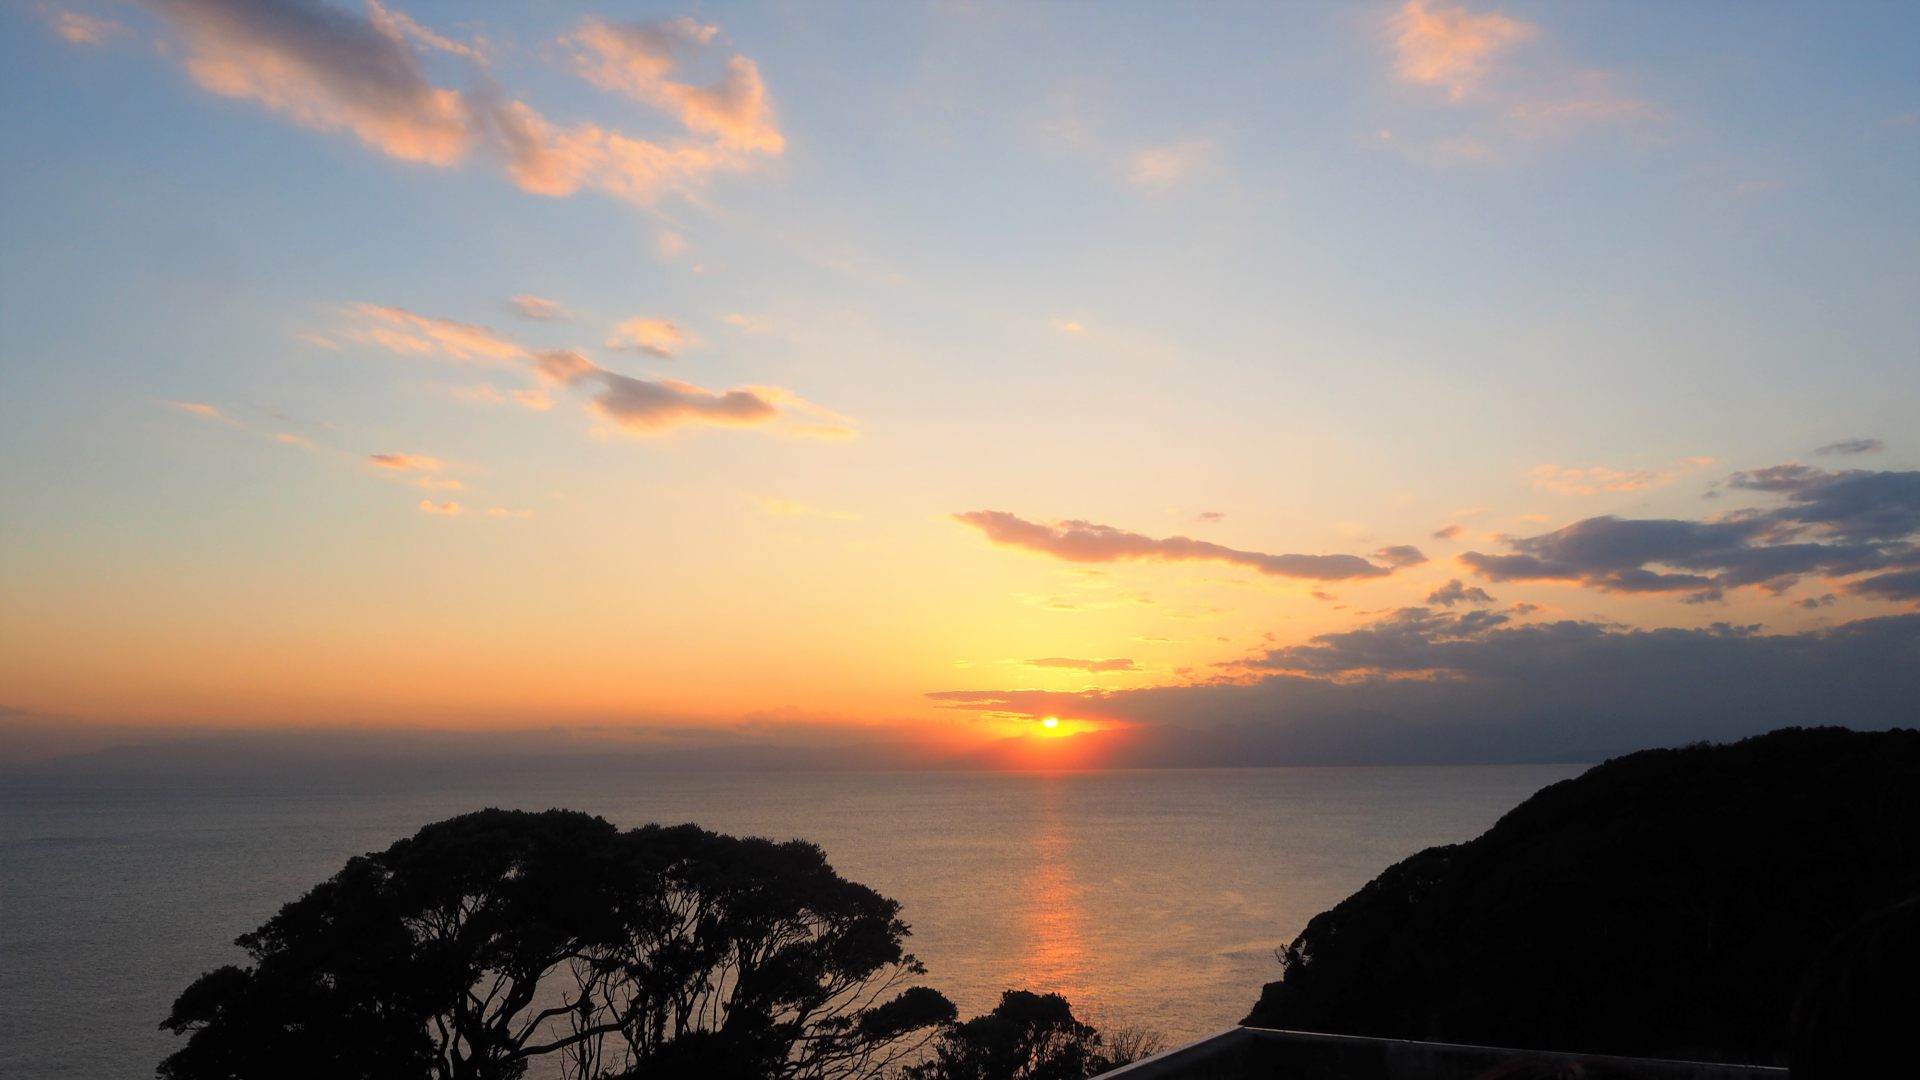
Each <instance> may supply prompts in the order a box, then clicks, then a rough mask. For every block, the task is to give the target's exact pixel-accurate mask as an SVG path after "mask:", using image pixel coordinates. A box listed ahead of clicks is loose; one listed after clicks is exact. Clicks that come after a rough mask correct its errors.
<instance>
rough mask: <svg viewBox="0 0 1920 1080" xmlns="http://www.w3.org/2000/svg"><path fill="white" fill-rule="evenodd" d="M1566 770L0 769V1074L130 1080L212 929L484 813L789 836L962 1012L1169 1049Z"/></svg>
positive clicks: (206, 964)
mask: <svg viewBox="0 0 1920 1080" xmlns="http://www.w3.org/2000/svg"><path fill="white" fill-rule="evenodd" d="M1579 771H1580V767H1578V766H1564V765H1552V766H1496V767H1459V768H1351V769H1346V768H1317V769H1246V770H1195V771H1178V770H1165V771H1141V772H1114V773H1066V774H1053V775H1015V774H997V773H926V772H917V773H839V774H835V773H803V772H789V773H764V772H762V773H751V774H739V773H737V774H724V773H664V774H663V773H652V772H646V773H625V774H621V773H613V772H607V771H603V770H596V771H593V772H592V773H590V774H584V775H583V774H581V773H579V772H578V771H572V770H562V769H558V768H544V767H541V766H538V765H535V766H531V767H521V768H516V769H514V770H512V771H508V770H506V769H504V768H499V769H492V770H468V771H462V772H448V771H442V772H436V773H431V774H425V775H406V774H401V773H397V772H394V771H391V770H389V771H386V772H381V773H373V774H359V773H349V772H339V771H336V772H334V773H332V774H329V775H326V776H313V775H306V776H301V777H279V778H273V779H263V778H254V779H232V778H230V779H225V780H220V781H209V780H204V779H196V780H193V781H185V780H182V781H176V782H165V781H156V780H154V779H152V778H151V777H147V778H142V779H139V780H125V779H105V778H80V779H76V778H71V777H69V778H62V779H59V780H53V779H50V778H32V779H21V778H19V777H13V778H0V1017H4V1021H0V1076H4V1077H8V1078H20V1080H28V1078H35V1077H84V1078H87V1080H108V1078H115V1080H117V1078H123V1077H148V1076H151V1075H152V1073H153V1067H154V1064H155V1063H156V1062H157V1061H158V1060H159V1059H160V1058H161V1057H162V1056H163V1055H164V1054H166V1053H167V1052H169V1050H170V1048H171V1047H172V1045H173V1044H174V1039H173V1037H172V1036H169V1035H166V1034H164V1033H161V1032H159V1031H157V1030H156V1025H157V1024H158V1023H159V1021H160V1019H161V1018H162V1017H163V1016H165V1015H166V1013H167V1010H168V1007H169V1005H170V1004H171V1003H172V1000H173V996H174V995H175V994H176V993H178V991H179V990H180V989H181V988H182V987H184V986H185V985H186V984H187V983H188V982H189V981H191V980H192V979H193V977H194V976H196V975H198V974H199V973H200V972H202V971H204V970H206V969H208V968H211V967H214V966H217V965H219V964H222V963H228V962H234V961H237V960H239V959H241V954H240V952H239V950H237V949H235V948H233V947H232V946H231V944H229V943H230V942H231V941H232V939H233V938H234V937H235V936H236V935H238V934H240V933H243V932H245V931H247V930H250V929H252V928H253V927H255V926H257V925H259V924H260V923H261V922H262V921H264V920H265V919H266V918H267V917H268V916H270V915H272V914H273V913H274V911H275V910H277V909H278V907H279V905H280V904H282V903H284V902H285V901H287V900H290V899H292V898H294V897H296V896H298V895H299V894H300V893H302V892H303V891H305V890H306V889H307V888H308V887H310V886H312V885H313V884H315V883H316V882H318V881H320V880H321V879H323V878H325V877H327V876H328V875H330V874H331V873H333V872H334V871H335V870H337V869H339V867H340V866H341V864H342V863H344V862H345V861H346V859H347V858H348V857H350V856H352V855H355V854H358V853H361V852H365V851H370V850H375V849H378V848H383V847H385V846H386V845H387V844H389V843H391V842H392V841H393V840H395V839H397V838H399V837H401V836H404V835H407V834H409V833H411V832H412V831H413V830H414V829H416V828H418V827H419V826H420V825H422V824H424V823H426V822H429V821H434V820H437V819H439V818H443V817H447V816H450V815H452V814H456V813H460V812H462V811H466V810H473V809H477V808H480V807H484V806H502V807H519V808H527V809H544V808H547V807H552V806H563V807H570V808H574V809H579V810H586V811H590V812H593V813H597V814H600V815H603V816H605V817H606V818H608V819H609V820H611V821H613V822H615V823H616V824H619V825H623V826H624V825H637V824H642V823H645V822H649V821H659V822H680V821H693V822H697V823H699V824H701V825H703V826H706V827H708V828H711V829H717V830H720V831H724V832H731V833H737V834H756V835H761V836H771V837H777V838H787V837H803V838H805V839H808V840H813V841H815V842H817V843H819V844H821V845H822V846H823V847H824V848H826V851H827V855H828V858H829V859H830V860H831V861H832V862H833V864H834V866H835V868H836V869H838V870H839V871H840V872H841V873H842V874H844V875H846V876H847V877H850V878H852V879H853V880H855V881H860V882H864V883H866V884H868V885H871V886H873V887H874V888H876V889H878V890H879V891H880V892H882V893H884V894H885V895H887V896H890V897H893V898H894V899H897V900H899V901H901V902H902V903H903V904H904V905H905V912H904V916H905V918H906V919H907V921H908V922H910V923H911V924H912V925H913V930H914V934H913V938H912V941H911V947H912V949H913V950H914V951H915V952H916V953H917V954H918V955H919V956H920V958H921V959H922V960H923V961H925V963H926V965H927V968H928V973H927V978H926V982H927V983H929V984H930V985H933V986H935V987H938V988H939V989H941V990H943V991H945V992H946V993H947V995H948V996H949V997H951V998H953V999H954V1001H955V1002H956V1003H957V1004H958V1005H959V1006H960V1009H961V1014H962V1015H963V1016H970V1015H973V1014H974V1013H976V1012H980V1011H984V1010H985V1009H987V1008H990V1007H991V1006H992V1004H993V1002H994V1000H995V999H996V998H997V996H998V994H999V992H1000V991H1001V990H1002V989H1006V988H1009V987H1024V988H1029V989H1034V990H1057V991H1059V992H1061V993H1064V994H1066V995H1067V997H1068V998H1069V999H1070V1000H1071V1001H1072V1002H1073V1003H1074V1006H1075V1009H1076V1011H1077V1012H1078V1013H1079V1014H1081V1015H1082V1016H1083V1017H1086V1018H1089V1019H1092V1020H1094V1021H1095V1022H1096V1023H1103V1024H1137V1025H1143V1026H1147V1027H1151V1028H1157V1029H1159V1030H1160V1031H1162V1032H1164V1033H1165V1034H1166V1035H1167V1036H1168V1037H1169V1038H1170V1039H1173V1040H1176V1041H1177V1040H1184V1039H1188V1038H1191V1037H1195V1036H1198V1035H1202V1034H1205V1033H1208V1032H1210V1031H1213V1030H1216V1029H1219V1028H1221V1027H1225V1026H1227V1025H1229V1024H1231V1023H1233V1022H1235V1021H1236V1020H1238V1019H1239V1018H1240V1017H1241V1016H1243V1015H1245V1013H1246V1011H1247V1009H1248V1008H1249V1007H1250V1006H1252V1004H1253V1002H1254V999H1255V998H1256V997H1257V996H1258V995H1259V992H1260V985H1261V983H1263V982H1265V981H1267V980H1270V979H1272V978H1275V977H1277V975H1278V973H1279V969H1278V967H1277V965H1276V964H1275V962H1274V958H1273V950H1274V949H1275V948H1276V947H1278V946H1280V945H1283V944H1285V943H1286V942H1287V941H1289V940H1291V938H1292V937H1293V935H1294V934H1295V933H1297V932H1298V931H1299V930H1300V929H1301V927H1302V926H1303V925H1305V923H1306V921H1307V920H1308V919H1309V918H1311V917H1312V916H1313V915H1315V914H1316V913H1318V912H1320V911H1322V910H1324V909H1326V908H1327V907H1330V906H1331V905H1333V904H1334V903H1336V902H1338V901H1339V900H1341V899H1342V898H1344V897H1345V896H1347V895H1348V894H1349V893H1351V892H1352V891H1353V890H1355V889H1356V888H1358V887H1359V886H1361V885H1363V884H1365V883H1366V882H1367V881H1368V880H1370V879H1371V878H1373V877H1374V875H1376V874H1378V873H1379V872H1380V871H1381V870H1382V869H1384V868H1385V867H1386V866H1387V865H1388V864H1390V863H1392V862H1394V861H1395V860H1398V859H1400V858H1402V857H1404V856H1406V855H1409V854H1411V853H1413V852H1415V851H1417V850H1419V849H1421V848H1423V847H1427V846H1429V845H1432V844H1441V843H1450V842H1454V841H1460V840H1466V839H1469V838H1471V837H1473V836H1475V835H1477V834H1478V833H1480V832H1481V831H1482V830H1484V829H1486V828H1487V827H1488V826H1489V825H1491V824H1493V822H1494V820H1495V819H1496V818H1498V817H1499V816H1500V815H1501V814H1502V813H1504V812H1506V811H1507V810H1508V809H1510V808H1512V807H1513V806H1514V805H1516V804H1517V803H1519V802H1520V801H1521V800H1522V799H1524V798H1526V797H1527V796H1528V795H1530V794H1532V793H1533V792H1535V791H1537V790H1539V789H1540V788H1541V787H1544V786H1546V785H1547V784H1550V783H1552V782H1554V781H1556V780H1560V779H1563V778H1565V777H1568V776H1571V775H1574V774H1575V773H1577V772H1579Z"/></svg>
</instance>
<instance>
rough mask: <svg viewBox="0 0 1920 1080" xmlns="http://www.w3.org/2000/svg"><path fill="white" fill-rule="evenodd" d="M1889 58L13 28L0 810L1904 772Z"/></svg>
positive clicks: (1425, 34)
mask: <svg viewBox="0 0 1920 1080" xmlns="http://www.w3.org/2000/svg"><path fill="white" fill-rule="evenodd" d="M1917 37H1920V9H1915V8H1913V7H1910V6H1907V5H1894V4H1878V3H1872V4H1857V5H1856V4H1825V5H1817V6H1813V5H1796V4H1733V3H1724V4H1685V5H1675V4H1659V3H1619V4H1606V5H1576V4H1570V3H1509V4H1486V3H1479V2H1469V3H1465V4H1455V3H1448V2H1442V0H1402V2H1399V3H1392V2H1389V3H1354V4H1346V5H1331V4H1311V5H1309V4H1298V5H1252V4H1248V5H1238V4H1219V5H1208V6H1206V7H1204V8H1195V7H1191V6H1184V5H1170V4H1169V5H1152V4H1107V5H1095V4H1078V3H1063V4H1051V5H1014V4H1007V5H1002V4H992V3H968V2H957V0H956V2H942V3H931V4H920V5H909V4H899V5H894V4H815V3H777V4H767V5H754V4H725V5H711V6H701V5H692V6H662V5H651V4H649V5H620V6H618V7H617V8H615V7H610V6H608V7H596V6H593V5H587V6H580V5H576V4H571V3H564V2H551V3H549V2H542V3H537V4H506V3H486V2H461V3H452V2H446V3H433V2H426V0H418V2H400V0H396V2H392V3H389V2H387V0H369V2H367V3H366V4H365V5H364V6H361V5H357V4H349V3H345V2H340V3H334V2H320V0H250V2H243V0H148V2H142V3H125V4H120V3H111V2H107V0H86V2H79V0H76V2H74V3H65V2H60V0H45V2H41V3H20V4H14V5H9V6H8V7H7V8H6V9H5V10H4V11H0V97H4V99H5V100H6V101H7V102H8V103H9V107H8V108H7V109H5V110H4V111H0V141H3V143H4V146H5V147H6V167H5V169H4V170H0V241H3V243H0V370H4V375H5V382H6V387H7V390H6V393H5V394H4V395H0V526H3V527H4V529H3V532H0V731H5V732H8V733H9V737H8V738H7V739H4V740H0V741H4V742H8V743H10V744H11V746H12V747H13V749H12V750H11V751H8V752H6V753H4V754H0V757H9V758H13V759H22V758H33V757H46V756H49V755H56V754H60V753H66V752H71V751H76V750H98V749H100V748H102V747H110V746H115V745H122V744H140V743H144V742H149V741H152V740H154V739H157V738H163V737H165V738H171V737H177V736H182V735H196V736H206V735H209V734H210V733H211V734H213V735H220V736H227V735H239V734H248V733H251V734H254V735H261V734H276V733H278V734H298V735H299V736H300V737H301V738H310V737H324V736H326V735H327V734H328V733H334V734H338V735H341V736H342V737H345V736H348V735H352V736H354V737H371V738H376V739H377V738H387V739H389V740H390V741H392V742H394V743H395V744H396V745H398V744H399V743H401V742H404V743H406V744H407V745H429V746H436V747H442V748H461V747H481V746H503V745H512V746H515V747H519V748H520V750H521V751H524V750H527V749H551V748H554V747H570V748H575V749H578V748H580V747H583V746H602V745H615V746H621V747H626V748H629V749H634V750H645V751H668V750H689V749H694V750H709V751H710V750H713V749H714V748H719V749H721V750H728V749H730V750H732V751H738V752H757V751H762V750H790V751H794V752H799V751H802V750H805V751H809V752H817V753H820V754H824V755H825V756H826V760H833V761H842V762H866V761H882V762H894V763H901V762H920V763H924V762H934V763H938V762H968V763H975V764H982V763H984V764H990V765H1006V766H1028V765H1037V766H1041V767H1067V766H1074V767H1079V766H1100V765H1156V764H1260V763H1288V762H1333V761H1337V762H1353V761H1396V762H1397V761H1494V760H1536V759H1541V758H1554V757H1560V758H1566V757H1567V756H1568V755H1574V756H1575V757H1578V756H1580V755H1592V754H1598V753H1604V752H1611V751H1615V750H1621V749H1633V748H1636V747H1639V746H1645V745H1659V744H1665V743H1672V742H1679V741H1687V740H1691V739H1696V738H1723V737H1734V736H1737V735H1743V734H1747V733H1751V732H1754V731H1759V730H1765V729H1767V728H1769V727H1774V726H1779V725H1782V724H1788V723H1802V724H1805V723H1845V724H1850V725H1854V726H1862V727H1884V726H1888V725H1890V724H1897V723H1913V722H1915V721H1916V720H1920V709H1916V706H1915V705H1914V704H1913V702H1915V701H1920V436H1916V435H1915V431H1916V430H1920V428H1917V426H1916V424H1915V416H1916V412H1917V411H1920V408H1917V407H1920V303H1916V297H1920V200H1916V199H1915V198H1914V196H1913V193H1914V192H1915V191H1920V68H1916V67H1915V66H1914V64H1913V63H1912V53H1911V45H1910V43H1911V42H1912V41H1914V40H1916V38H1917ZM1047 717H1053V718H1056V721H1057V722H1056V723H1055V724H1054V725H1052V726H1051V727H1047V726H1043V723H1042V721H1043V720H1044V719H1045V718H1047ZM503 740H504V741H503Z"/></svg>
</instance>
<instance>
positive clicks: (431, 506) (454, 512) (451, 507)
mask: <svg viewBox="0 0 1920 1080" xmlns="http://www.w3.org/2000/svg"><path fill="white" fill-rule="evenodd" d="M420 510H421V512H422V513H427V514H441V515H444V516H446V517H458V516H459V515H461V514H464V513H466V510H465V509H464V508H462V507H461V505H460V504H459V503H457V502H442V503H437V502H434V501H433V500H432V499H421V500H420Z"/></svg>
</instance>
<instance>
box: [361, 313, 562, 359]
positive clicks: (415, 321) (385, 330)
mask: <svg viewBox="0 0 1920 1080" xmlns="http://www.w3.org/2000/svg"><path fill="white" fill-rule="evenodd" d="M354 310H355V311H357V312H359V313H360V314H361V315H363V316H366V317H367V319H369V320H370V321H372V322H373V323H374V324H375V325H374V326H373V327H372V328H371V329H369V330H368V331H367V332H366V337H367V339H368V340H371V341H373V342H374V343H375V344H377V345H380V346H383V347H384V348H386V349H388V350H389V351H392V352H397V353H401V354H403V355H407V354H417V355H427V354H431V353H434V352H440V353H444V354H445V355H447V356H451V357H453V358H454V359H455V360H467V361H473V360H518V359H521V358H523V357H525V356H526V349H525V348H523V347H522V346H520V345H519V344H517V343H516V342H514V341H512V340H510V339H508V338H506V337H503V336H501V335H500V334H497V333H495V332H494V331H492V330H489V329H487V328H486V327H484V326H474V325H471V324H469V323H460V322H454V321H453V320H451V319H436V318H432V317H430V316H426V315H416V314H414V313H413V312H411V311H407V310H405V309H403V308H394V307H382V306H380V305H378V304H356V305H355V306H354Z"/></svg>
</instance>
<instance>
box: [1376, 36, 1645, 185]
mask: <svg viewBox="0 0 1920 1080" xmlns="http://www.w3.org/2000/svg"><path fill="white" fill-rule="evenodd" d="M1387 35H1388V37H1389V39H1390V40H1391V42H1392V46H1393V53H1394V74H1395V75H1396V76H1397V77H1398V78H1399V79H1400V80H1401V81H1402V82H1405V83H1409V84H1411V85H1414V86H1417V87H1423V88H1431V89H1435V90H1440V91H1444V94H1445V101H1446V102H1447V103H1448V104H1449V105H1451V106H1455V107H1459V108H1465V109H1469V110H1471V111H1473V112H1474V113H1477V114H1478V115H1479V116H1481V117H1483V118H1484V123H1482V124H1481V125H1480V126H1479V128H1478V130H1476V131H1473V132H1471V133H1454V134H1450V135H1445V136H1440V137H1437V138H1433V139H1426V140H1419V139H1416V140H1413V141H1411V142H1410V143H1408V144H1407V149H1408V151H1409V152H1412V153H1417V154H1422V155H1425V156H1429V157H1432V158H1435V159H1439V160H1444V161H1488V160H1497V159H1499V158H1501V157H1502V156H1503V149H1504V148H1505V147H1506V146H1508V145H1511V144H1513V143H1515V142H1516V141H1527V140H1537V139H1542V138H1547V137H1553V136H1560V135H1564V134H1567V133H1569V132H1572V131H1575V130H1577V129H1583V128H1591V127H1597V126H1616V127H1623V126H1634V125H1644V124H1647V123H1649V122H1656V121H1660V120H1663V119H1665V116H1666V114H1665V111H1664V110H1662V109H1661V108H1660V107H1659V106H1658V105H1656V104H1655V103H1653V102H1651V101H1648V100H1646V99H1644V98H1641V97H1638V96H1636V95H1634V94H1633V93H1631V92H1630V91H1629V90H1628V89H1627V88H1626V87H1625V85H1624V82H1625V80H1624V79H1623V78H1622V77H1621V76H1620V75H1619V74H1618V73H1615V72H1611V71H1603V70H1599V69H1595V68H1582V67H1579V66H1577V65H1570V64H1567V63H1565V62H1563V61H1560V60H1557V59H1553V58H1550V57H1548V56H1545V55H1542V53H1541V51H1540V50H1537V49H1524V48H1522V47H1523V46H1527V45H1531V44H1534V43H1537V42H1539V41H1541V40H1543V39H1544V38H1545V36H1546V35H1545V33H1544V32H1543V30H1542V29H1541V27H1540V26H1538V25H1536V24H1534V23H1531V22H1527V21H1525V20H1522V19H1518V18H1514V17H1512V16H1509V15H1507V14H1505V13H1504V12H1501V11H1497V10H1493V11H1474V10H1471V9H1469V8H1467V7H1465V6H1463V5H1457V4H1447V3H1443V2H1436V0H1407V2H1406V3H1405V4H1404V5H1403V6H1402V7H1401V8H1400V9H1399V10H1398V11H1397V12H1396V13H1395V14H1394V15H1393V16H1392V17H1391V18H1389V19H1388V20H1387ZM1522 54H1525V56H1526V59H1525V60H1524V61H1523V60H1521V59H1520V57H1521V56H1522ZM1378 137H1379V139H1380V141H1381V142H1383V143H1392V142H1393V139H1394V133H1393V132H1390V131H1383V132H1381V133H1379V136H1378Z"/></svg>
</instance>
